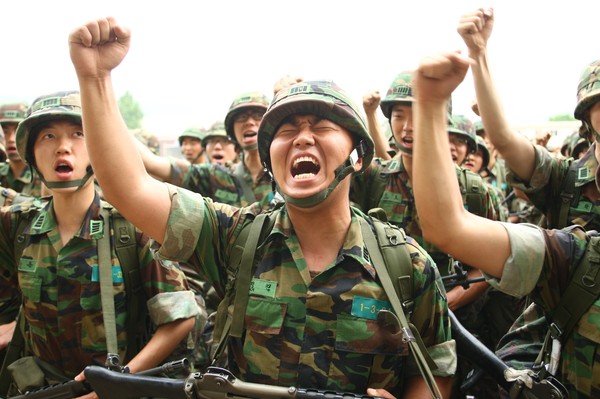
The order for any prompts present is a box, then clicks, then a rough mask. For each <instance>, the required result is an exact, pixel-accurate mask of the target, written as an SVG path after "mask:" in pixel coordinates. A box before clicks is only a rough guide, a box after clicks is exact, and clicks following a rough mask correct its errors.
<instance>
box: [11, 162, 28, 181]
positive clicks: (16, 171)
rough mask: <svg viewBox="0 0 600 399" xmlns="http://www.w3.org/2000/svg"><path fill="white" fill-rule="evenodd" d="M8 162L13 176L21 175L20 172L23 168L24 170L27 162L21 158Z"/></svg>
mask: <svg viewBox="0 0 600 399" xmlns="http://www.w3.org/2000/svg"><path fill="white" fill-rule="evenodd" d="M8 164H9V165H10V170H12V172H13V175H14V176H15V177H18V176H21V173H23V170H25V168H26V167H27V164H26V163H25V162H23V161H21V160H18V161H10V162H9V163H8Z"/></svg>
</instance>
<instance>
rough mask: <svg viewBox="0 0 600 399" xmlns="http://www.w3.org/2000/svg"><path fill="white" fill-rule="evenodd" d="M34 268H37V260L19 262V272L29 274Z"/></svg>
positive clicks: (22, 259)
mask: <svg viewBox="0 0 600 399" xmlns="http://www.w3.org/2000/svg"><path fill="white" fill-rule="evenodd" d="M36 268H37V260H33V259H24V258H21V259H20V260H19V271H20V272H27V273H31V272H34V271H35V269H36Z"/></svg>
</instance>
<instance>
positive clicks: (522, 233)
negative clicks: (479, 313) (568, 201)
mask: <svg viewBox="0 0 600 399" xmlns="http://www.w3.org/2000/svg"><path fill="white" fill-rule="evenodd" d="M504 226H505V228H506V229H507V231H508V233H509V236H510V242H511V250H512V251H511V252H512V255H511V257H510V258H509V259H508V260H507V263H506V265H505V267H504V272H503V274H502V278H501V279H500V280H496V279H493V280H490V283H491V284H493V285H494V286H497V287H498V288H499V289H500V290H503V291H505V292H506V293H509V294H511V295H515V296H522V295H527V294H529V295H530V297H531V298H532V300H533V301H534V302H535V303H537V304H538V305H539V306H540V307H541V308H542V309H543V310H544V311H546V312H550V311H552V310H553V309H555V308H556V306H557V305H558V304H559V302H560V298H561V295H562V294H563V292H564V290H565V289H566V287H567V286H568V284H569V281H570V276H571V275H572V273H573V270H574V268H575V267H576V266H577V265H578V264H579V263H580V261H581V259H582V258H583V256H584V255H585V254H586V247H587V245H588V241H587V240H586V239H585V238H579V237H578V236H577V235H575V234H574V233H569V232H567V231H564V230H542V229H539V228H537V227H536V226H532V225H525V224H505V225H504ZM599 314H600V299H599V298H597V299H596V301H595V302H594V303H593V304H592V306H591V307H590V308H589V309H588V310H587V312H586V313H584V314H583V316H582V317H581V318H580V320H579V323H578V324H576V325H575V327H574V328H573V330H572V332H571V334H570V335H569V336H568V337H567V339H566V341H565V342H564V344H563V348H562V351H561V358H560V365H559V371H558V374H559V375H558V376H557V378H558V379H559V380H560V381H561V382H562V383H563V384H564V385H565V386H566V387H567V389H568V390H569V395H570V396H569V397H570V398H598V397H600V355H599V354H600V318H599V317H598V315H599ZM528 318H529V320H537V319H539V317H536V314H535V313H534V314H533V315H529V316H528ZM530 331H531V332H532V334H533V336H532V337H531V338H532V339H534V341H533V342H536V341H537V339H538V338H539V335H537V336H536V335H535V334H536V333H537V331H536V328H531V329H530ZM517 345H522V343H520V342H518V341H517Z"/></svg>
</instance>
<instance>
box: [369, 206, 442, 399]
mask: <svg viewBox="0 0 600 399" xmlns="http://www.w3.org/2000/svg"><path fill="white" fill-rule="evenodd" d="M371 220H372V221H373V226H374V229H375V234H373V231H372V230H371V226H369V224H368V222H367V221H366V220H365V219H363V218H360V219H359V221H360V227H361V232H362V235H363V240H364V242H365V245H366V247H367V251H369V255H370V256H371V259H372V263H373V266H374V267H375V270H376V271H377V276H378V277H379V280H380V281H381V284H382V285H383V289H384V290H385V292H386V295H387V296H388V299H389V300H390V302H391V304H392V308H393V309H394V312H395V314H396V317H397V320H398V324H399V326H400V327H401V329H402V334H403V338H402V339H403V341H404V342H408V344H409V346H410V348H411V353H412V354H413V357H414V358H415V362H416V364H417V366H418V367H419V371H420V372H421V375H422V376H423V378H424V379H425V382H426V383H427V386H428V388H429V392H430V393H431V396H432V397H433V398H442V394H441V393H440V391H439V388H438V386H437V384H436V382H435V378H434V376H433V374H432V372H431V370H432V369H436V368H437V366H436V364H435V363H434V362H433V360H432V359H431V357H430V356H429V353H428V352H427V349H426V348H425V345H424V343H423V340H422V339H421V335H420V334H419V331H418V330H417V328H416V327H415V326H414V325H413V324H411V323H409V321H408V319H407V317H406V315H405V309H412V305H413V291H412V281H411V277H412V273H413V269H412V261H411V258H410V254H409V252H408V249H407V248H406V245H405V243H406V241H405V236H404V232H403V230H401V229H398V228H395V227H394V226H392V225H390V224H389V223H384V222H381V221H380V220H378V219H374V218H371ZM384 237H385V239H384ZM392 265H393V266H392Z"/></svg>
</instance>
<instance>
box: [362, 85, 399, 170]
mask: <svg viewBox="0 0 600 399" xmlns="http://www.w3.org/2000/svg"><path fill="white" fill-rule="evenodd" d="M380 103H381V94H380V93H379V91H377V90H371V91H369V92H367V93H366V94H365V95H364V96H363V108H364V110H365V115H366V117H367V125H368V128H369V134H370V135H371V138H372V139H373V142H374V143H375V156H377V157H380V158H383V159H392V157H391V156H390V154H389V151H390V144H389V142H388V140H387V138H386V137H385V134H383V132H382V131H381V127H380V126H379V120H378V118H377V109H378V108H379V104H380Z"/></svg>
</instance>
